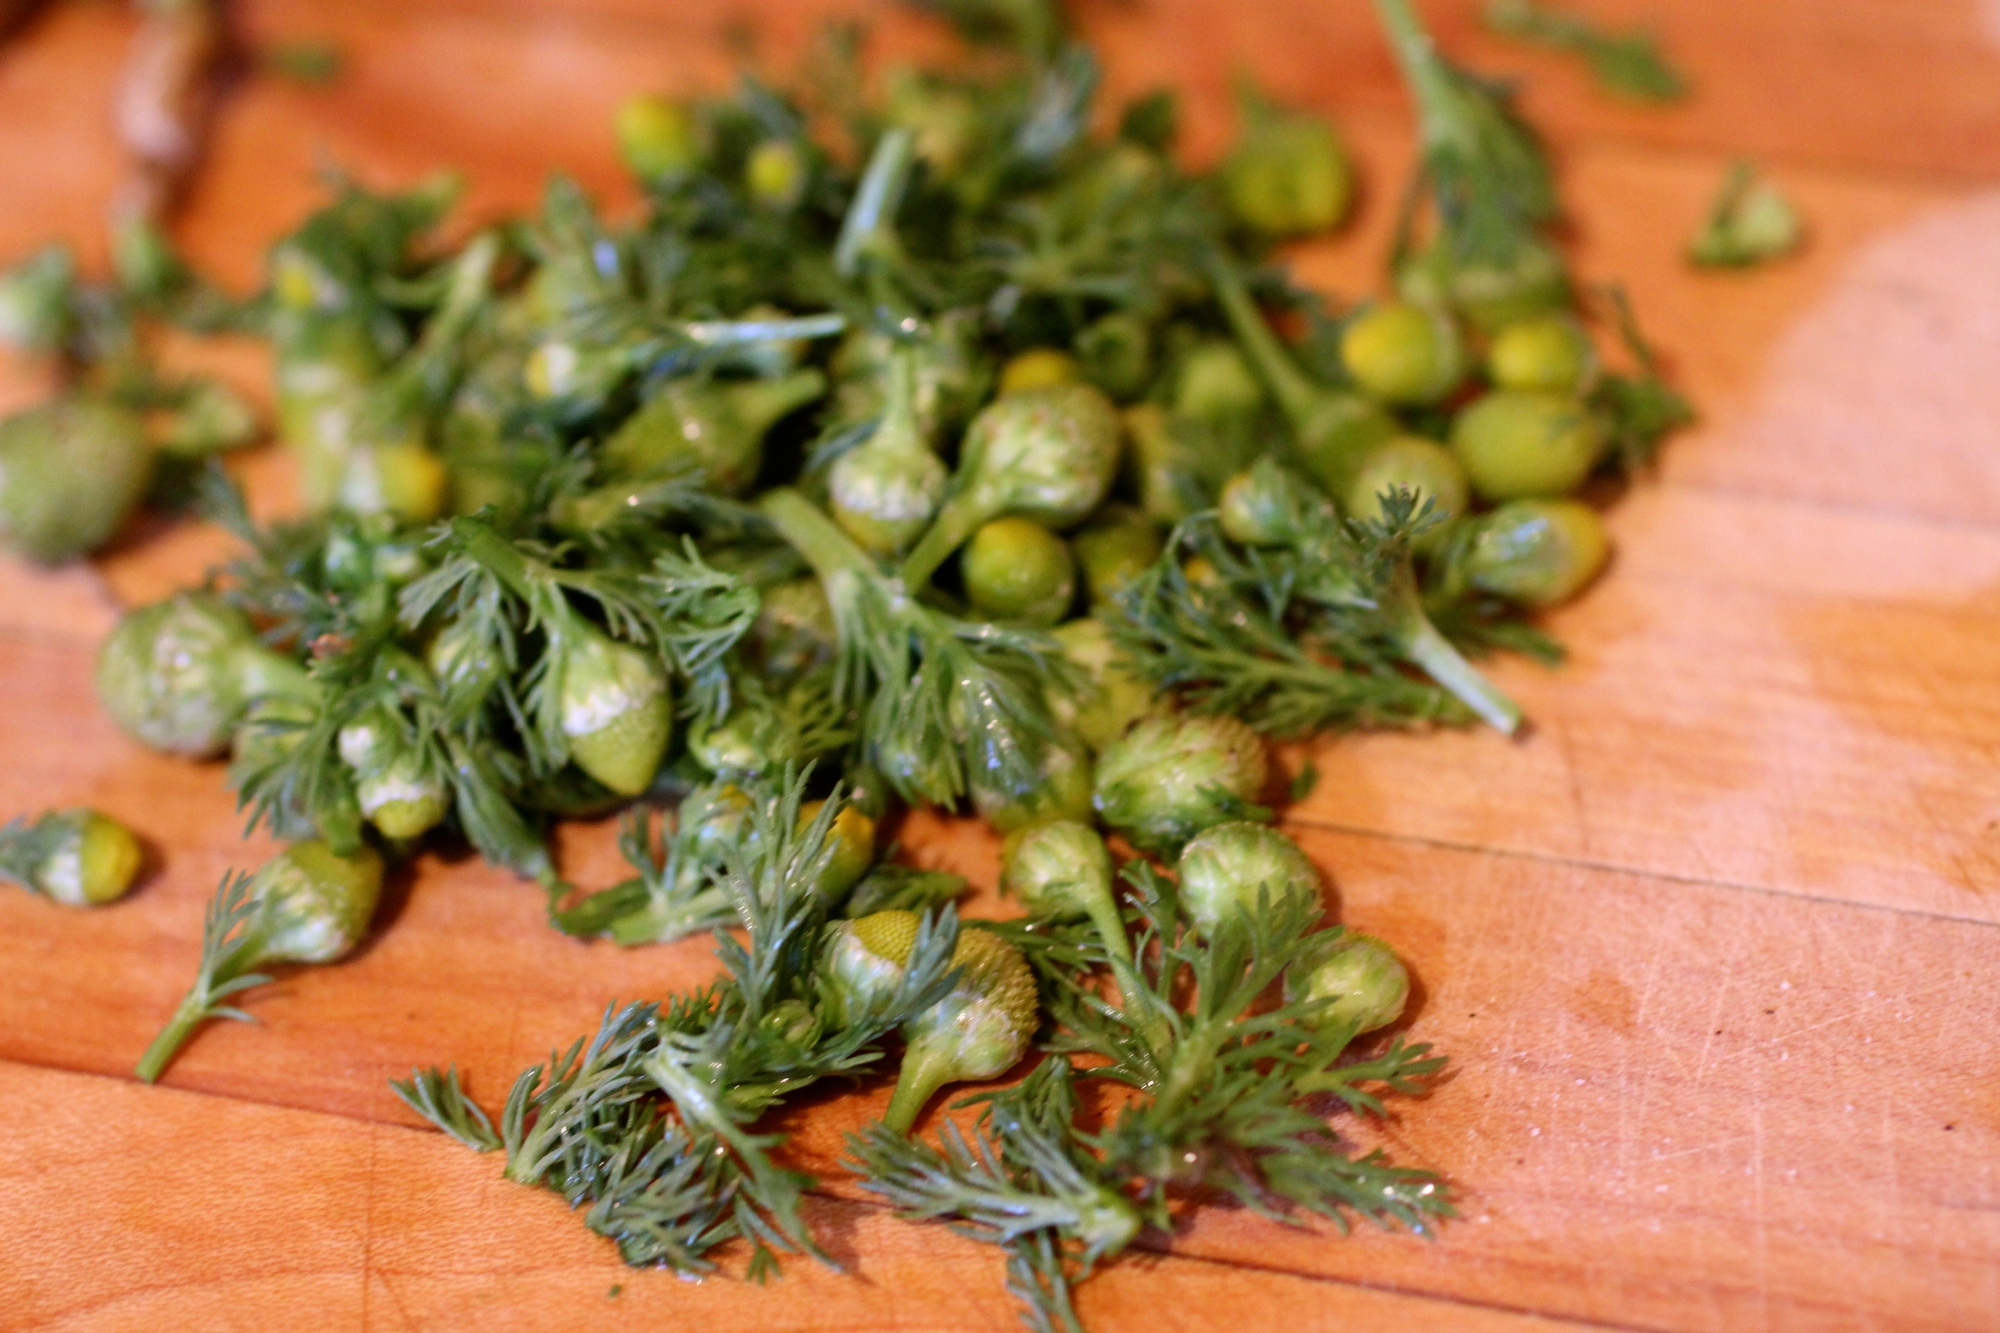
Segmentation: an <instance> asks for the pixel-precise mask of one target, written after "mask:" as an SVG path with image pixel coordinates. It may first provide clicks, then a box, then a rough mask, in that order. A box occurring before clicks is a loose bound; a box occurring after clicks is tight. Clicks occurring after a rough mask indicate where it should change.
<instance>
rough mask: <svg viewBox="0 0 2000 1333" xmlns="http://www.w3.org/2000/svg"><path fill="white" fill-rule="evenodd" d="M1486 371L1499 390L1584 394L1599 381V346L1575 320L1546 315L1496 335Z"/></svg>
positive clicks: (1522, 321)
mask: <svg viewBox="0 0 2000 1333" xmlns="http://www.w3.org/2000/svg"><path fill="white" fill-rule="evenodd" d="M1486 370H1487V373H1488V374H1489V375H1491V376H1492V378H1493V387H1494V388H1496V389H1520V390H1533V389H1539V390H1542V391H1543V392H1546V393H1569V394H1576V393H1582V392H1583V391H1584V390H1585V389H1587V388H1589V387H1590V383H1591V381H1592V380H1594V379H1595V378H1596V377H1597V348H1596V346H1595V345H1594V344H1592V342H1591V341H1590V334H1589V333H1587V332H1585V331H1584V327H1583V325H1581V324H1579V323H1577V322H1576V320H1575V319H1574V318H1572V317H1571V316H1569V315H1544V316H1542V317H1541V318H1540V319H1524V320H1520V321H1518V322H1516V323H1513V324H1509V325H1508V326H1507V327H1506V328H1504V329H1502V330H1500V332H1498V333H1496V334H1494V335H1493V345H1492V347H1490V348H1489V349H1487V353H1486Z"/></svg>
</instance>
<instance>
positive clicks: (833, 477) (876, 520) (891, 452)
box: [827, 347, 950, 555]
mask: <svg viewBox="0 0 2000 1333" xmlns="http://www.w3.org/2000/svg"><path fill="white" fill-rule="evenodd" d="M917 369H918V353H917V350H916V349H915V348H913V347H906V348H898V349H897V350H896V352H895V353H894V354H893V356H892V358H891V360H890V363H889V371H888V376H889V393H888V398H887V400H886V403H885V407H884V412H883V417H882V422H881V424H880V425H879V426H877V427H876V428H875V431H874V432H873V433H872V434H871V435H870V436H869V437H868V438H867V439H866V440H864V441H863V442H862V443H861V444H859V445H857V446H856V447H855V448H853V449H850V450H848V451H847V452H846V453H844V454H842V455H841V456H840V457H839V458H838V459H836V460H835V461H834V464H833V467H832V469H831V470H830V471H829V472H828V474H827V500H828V507H829V509H830V510H831V511H832V514H833V517H834V520H835V521H836V522H838V523H839V524H840V526H841V527H842V528H844V529H846V531H847V534H848V535H849V536H850V537H852V538H854V540H855V541H857V542H859V543H860V544H861V545H862V547H864V548H865V549H867V550H869V551H872V552H874V553H875V554H877V555H892V554H895V553H897V552H900V551H902V550H903V549H904V548H905V547H907V546H908V545H909V544H910V543H911V542H913V541H915V540H916V539H917V538H918V537H920V536H922V535H923V532H924V529H925V528H927V527H929V526H930V523H931V519H932V518H933V517H935V516H936V514H937V508H938V502H939V500H941V499H942V498H943V496H944V490H945V484H946V483H947V482H948V481H949V480H950V476H949V474H948V473H947V472H946V471H945V466H944V463H943V461H942V460H941V459H939V458H938V456H937V455H936V454H934V453H932V452H931V447H930V442H929V440H928V439H927V438H926V437H925V436H924V434H923V431H922V429H921V423H920V422H919V420H918V417H917V411H916V392H917Z"/></svg>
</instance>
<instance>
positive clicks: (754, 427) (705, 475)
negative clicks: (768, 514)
mask: <svg viewBox="0 0 2000 1333" xmlns="http://www.w3.org/2000/svg"><path fill="white" fill-rule="evenodd" d="M825 392H826V377H825V376H824V375H822V374H820V373H819V372H818V371H817V370H801V371H796V372H794V373H793V374H790V375H786V376H783V377H781V378H779V379H775V380H745V381H742V382H738V383H713V384H707V383H701V382H698V381H693V380H675V381H672V382H670V383H668V384H667V385H665V386H664V387H663V388H662V389H661V390H660V392H659V393H658V394H657V395H655V396H654V397H653V398H652V399H651V400H650V401H648V402H647V403H646V404H645V405H644V406H643V407H641V408H640V409H639V410H638V411H637V412H634V413H633V414H632V415H631V416H630V417H628V418H626V420H625V424H624V425H622V426H620V427H619V428H618V429H617V430H616V431H614V432H613V433H612V435H611V437H610V438H609V439H607V440H606V441H605V442H604V446H603V459H604V462H605V464H606V465H607V466H608V467H610V468H611V469H612V470H613V471H614V472H616V473H618V474H619V475H621V476H628V477H640V476H658V475H674V476H686V477H687V478H689V479H690V480H699V481H702V482H705V483H706V484H707V485H709V486H711V487H713V488H714V489H715V490H718V491H720V492H722V493H723V494H724V495H742V494H744V493H745V492H747V491H748V490H749V489H750V487H751V485H752V484H753V483H755V482H756V480H757V473H758V471H759V470H760V469H761V468H762V467H763V465H764V436H765V433H766V432H768V431H769V430H770V429H771V427H772V426H774V425H776V424H777V423H778V422H779V421H780V420H782V419H783V418H785V417H787V416H789V415H790V414H791V413H792V412H794V411H796V410H797V409H799V408H801V407H803V406H805V405H806V404H807V403H809V402H811V401H813V399H815V398H818V397H819V396H820V395H821V394H823V393H825Z"/></svg>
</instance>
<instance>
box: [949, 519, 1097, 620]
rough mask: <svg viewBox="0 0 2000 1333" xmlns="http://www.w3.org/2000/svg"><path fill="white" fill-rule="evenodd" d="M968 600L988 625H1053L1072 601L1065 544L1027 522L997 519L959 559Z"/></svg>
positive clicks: (1072, 563)
mask: <svg viewBox="0 0 2000 1333" xmlns="http://www.w3.org/2000/svg"><path fill="white" fill-rule="evenodd" d="M959 570H960V573H961V574H962V576H963V577H964V580H965V596H966V600H967V601H969V602H971V603H972V609H973V610H974V611H976V612H978V613H979V615H980V616H982V617H983V618H985V619H987V620H1007V621H1017V622H1019V623H1021V624H1025V625H1034V626H1045V625H1053V624H1055V623H1056V622H1057V621H1059V620H1061V619H1062V618H1063V616H1064V615H1065V614H1066V613H1067V612H1068V611H1069V608H1070V604H1071V603H1072V602H1074V601H1075V600H1076V560H1075V558H1074V557H1073V556H1072V555H1071V554H1070V549H1069V543H1068V542H1066V541H1064V540H1063V539H1062V538H1060V537H1058V536H1056V535H1055V534H1054V533H1053V532H1050V531H1049V530H1048V529H1047V528H1045V527H1043V526H1042V525H1041V524H1039V523H1036V522H1034V521H1033V520H1032V519H1025V518H1011V517H1010V518H996V519H994V520H993V521H992V522H991V523H988V524H986V525H985V526H984V527H982V528H980V529H979V531H977V532H975V533H973V534H972V540H971V541H969V542H967V543H966V545H965V551H964V553H963V554H962V555H961V556H960V557H959Z"/></svg>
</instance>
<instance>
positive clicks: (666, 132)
mask: <svg viewBox="0 0 2000 1333" xmlns="http://www.w3.org/2000/svg"><path fill="white" fill-rule="evenodd" d="M617 131H618V153H619V156H621V157H623V158H624V159H625V165H626V167H627V168H628V169H629V170H630V171H631V172H632V174H633V175H634V176H637V177H638V178H639V179H640V180H642V181H672V180H678V179H680V178H681V177H682V176H685V175H686V174H687V173H688V172H690V171H692V170H693V169H694V168H695V167H696V166H698V165H700V162H701V136H700V129H699V127H698V126H697V125H696V124H695V119H694V115H693V113H692V112H690V111H689V110H688V109H687V108H686V107H685V106H682V105H681V104H680V103H679V102H673V101H669V100H668V99H666V98H664V97H655V96H652V95H650V94H640V95H639V96H637V97H628V98H626V99H625V101H624V102H623V103H621V104H620V105H619V107H618V119H617Z"/></svg>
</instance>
